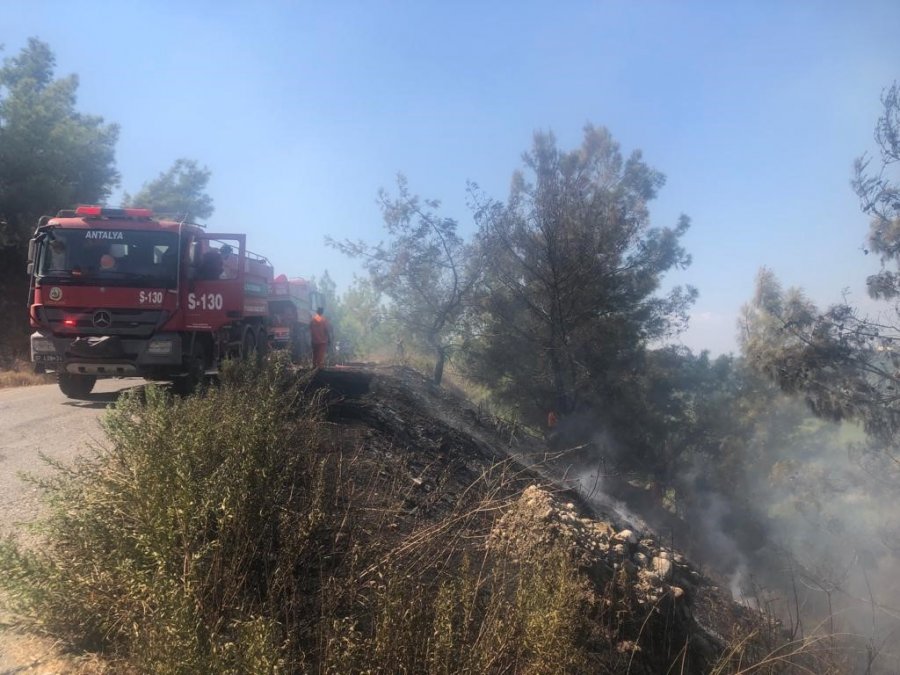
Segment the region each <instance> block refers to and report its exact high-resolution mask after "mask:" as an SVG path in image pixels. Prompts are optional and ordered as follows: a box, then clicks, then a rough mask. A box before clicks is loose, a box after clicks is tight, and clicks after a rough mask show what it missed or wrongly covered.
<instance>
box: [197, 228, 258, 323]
mask: <svg viewBox="0 0 900 675" xmlns="http://www.w3.org/2000/svg"><path fill="white" fill-rule="evenodd" d="M245 246H246V236H245V235H243V234H216V233H207V232H204V233H203V234H198V235H195V236H194V238H193V241H192V242H191V243H190V245H189V248H188V260H187V266H188V287H187V295H186V297H185V299H184V308H185V317H186V322H185V324H186V325H185V327H186V328H187V329H188V330H209V331H216V330H218V329H219V328H221V327H222V326H224V325H226V324H229V323H232V322H233V321H235V320H237V319H240V318H241V317H242V316H243V314H244V265H242V264H241V261H242V260H244V256H245Z"/></svg>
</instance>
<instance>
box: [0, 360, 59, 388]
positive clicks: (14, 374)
mask: <svg viewBox="0 0 900 675" xmlns="http://www.w3.org/2000/svg"><path fill="white" fill-rule="evenodd" d="M53 382H55V379H54V377H53V375H43V374H41V375H39V374H37V373H35V372H34V367H33V366H32V364H30V363H28V362H27V361H21V360H19V359H16V360H15V361H13V362H12V365H11V366H10V367H9V368H4V369H2V370H0V389H6V388H9V387H32V386H34V385H38V384H52V383H53Z"/></svg>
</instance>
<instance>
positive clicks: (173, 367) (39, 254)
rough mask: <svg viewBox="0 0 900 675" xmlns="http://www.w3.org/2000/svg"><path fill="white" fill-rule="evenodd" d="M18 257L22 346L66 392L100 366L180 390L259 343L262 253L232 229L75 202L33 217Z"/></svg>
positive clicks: (265, 309) (263, 331) (264, 317)
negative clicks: (25, 287)
mask: <svg viewBox="0 0 900 675" xmlns="http://www.w3.org/2000/svg"><path fill="white" fill-rule="evenodd" d="M28 257H29V262H28V269H29V274H30V275H31V286H30V291H29V300H28V305H29V313H30V319H31V326H32V328H33V329H34V333H33V334H32V336H31V358H32V361H34V363H35V364H36V367H37V368H39V369H43V370H44V371H46V372H56V373H57V374H58V378H59V387H60V389H61V390H62V391H63V393H64V394H65V395H66V396H69V397H70V398H81V397H84V396H86V395H87V394H89V393H90V392H91V390H92V388H93V387H94V384H95V382H96V380H97V378H102V377H124V376H140V377H144V378H147V379H150V380H170V381H172V382H174V383H175V387H176V389H177V390H180V391H190V390H191V389H193V388H194V386H195V385H196V384H197V382H198V381H199V380H200V379H201V378H202V377H203V376H204V375H205V374H209V373H211V372H214V371H215V369H216V368H217V365H218V363H219V362H220V360H221V359H223V358H225V357H229V356H230V357H242V356H245V355H247V354H249V353H251V352H253V351H255V350H259V351H262V350H264V349H265V348H266V346H267V344H268V342H267V341H268V334H267V331H268V317H269V305H268V300H269V292H270V288H269V286H270V284H271V283H272V281H273V270H272V265H271V264H270V263H269V261H268V260H267V259H266V258H264V257H263V256H260V255H256V254H254V253H251V252H250V251H248V250H247V247H246V235H244V234H224V233H212V232H207V231H206V230H205V229H203V228H202V227H200V226H198V225H193V224H188V223H179V222H174V221H168V220H160V219H156V218H154V217H153V214H152V212H151V211H150V210H148V209H109V208H105V207H100V206H79V207H78V208H77V209H75V210H73V211H60V212H59V214H57V216H56V217H53V218H50V217H44V218H42V219H41V221H40V222H39V224H38V227H37V230H36V231H35V234H34V237H33V239H32V240H31V242H30V245H29V256H28Z"/></svg>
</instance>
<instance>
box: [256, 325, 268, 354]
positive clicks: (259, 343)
mask: <svg viewBox="0 0 900 675" xmlns="http://www.w3.org/2000/svg"><path fill="white" fill-rule="evenodd" d="M256 351H257V352H258V353H259V355H260V356H261V357H265V355H266V354H268V353H269V334H268V332H267V331H266V327H265V326H260V328H259V331H258V332H257V333H256Z"/></svg>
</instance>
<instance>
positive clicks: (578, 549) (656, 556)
mask: <svg viewBox="0 0 900 675" xmlns="http://www.w3.org/2000/svg"><path fill="white" fill-rule="evenodd" d="M489 545H490V546H491V547H494V548H496V549H501V548H502V549H504V550H506V551H508V552H509V553H511V554H512V555H513V556H514V557H521V558H525V557H530V554H531V553H533V552H535V550H536V549H539V550H547V548H548V547H561V548H562V549H563V550H565V551H566V552H567V553H568V554H569V555H570V556H571V558H572V560H573V561H574V562H575V563H576V564H577V565H578V566H579V567H582V568H585V569H597V567H598V566H600V567H605V568H606V569H608V570H609V571H610V572H611V573H623V572H624V574H625V575H626V578H627V579H629V580H630V581H631V585H632V587H633V589H634V592H635V596H636V598H637V600H638V602H641V603H652V604H655V603H657V602H658V601H659V600H660V599H661V598H662V597H664V596H666V595H669V596H670V597H671V598H672V599H674V600H678V601H680V600H683V599H684V598H685V597H686V595H687V594H686V589H690V588H691V587H693V586H696V585H697V583H699V582H700V580H701V577H700V575H699V574H698V573H697V572H696V571H693V570H691V569H690V567H689V566H688V564H687V563H686V561H685V560H684V558H683V557H682V556H681V555H680V554H679V553H676V552H674V551H672V550H670V549H667V548H666V547H664V546H660V545H659V544H658V542H656V541H655V540H654V539H652V538H649V537H643V536H641V534H640V533H638V532H636V531H635V530H633V529H618V528H617V527H616V526H615V525H614V524H613V523H609V522H606V521H602V520H595V519H592V518H586V517H583V516H580V515H579V514H578V511H577V509H576V506H575V504H574V503H572V502H564V501H562V500H560V499H558V498H557V497H556V496H555V495H554V494H553V493H552V492H550V491H549V490H547V489H546V488H542V487H539V486H537V485H531V486H529V487H528V488H526V489H525V490H524V491H523V493H522V495H521V496H520V497H519V499H518V500H517V501H516V502H514V503H513V504H512V505H511V506H510V507H509V508H508V509H507V510H506V512H505V513H504V515H503V516H502V517H501V518H500V519H499V520H498V521H497V523H496V524H495V525H494V528H493V530H492V532H491V535H490V538H489Z"/></svg>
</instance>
